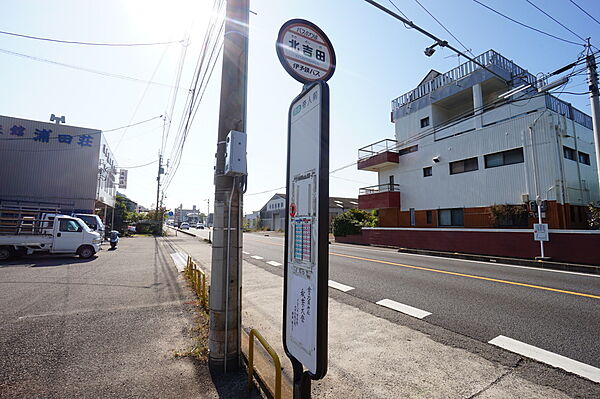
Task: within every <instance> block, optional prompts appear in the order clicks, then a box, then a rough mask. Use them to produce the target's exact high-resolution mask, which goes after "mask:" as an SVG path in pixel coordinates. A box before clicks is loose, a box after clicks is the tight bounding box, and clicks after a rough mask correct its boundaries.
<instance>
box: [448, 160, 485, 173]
mask: <svg viewBox="0 0 600 399" xmlns="http://www.w3.org/2000/svg"><path fill="white" fill-rule="evenodd" d="M478 169H479V164H478V163H477V158H469V159H463V160H462V161H456V162H450V174H451V175H456V174H459V173H465V172H472V171H474V170H478Z"/></svg>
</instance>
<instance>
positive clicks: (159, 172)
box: [156, 154, 162, 221]
mask: <svg viewBox="0 0 600 399" xmlns="http://www.w3.org/2000/svg"><path fill="white" fill-rule="evenodd" d="M161 174H162V154H158V175H157V176H156V220H157V221H158V208H159V207H160V175H161Z"/></svg>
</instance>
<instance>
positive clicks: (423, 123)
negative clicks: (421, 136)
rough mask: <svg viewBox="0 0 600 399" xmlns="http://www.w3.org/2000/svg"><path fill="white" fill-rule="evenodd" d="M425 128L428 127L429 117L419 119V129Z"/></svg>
mask: <svg viewBox="0 0 600 399" xmlns="http://www.w3.org/2000/svg"><path fill="white" fill-rule="evenodd" d="M427 126H429V117H426V118H423V119H421V129H423V128H424V127H427Z"/></svg>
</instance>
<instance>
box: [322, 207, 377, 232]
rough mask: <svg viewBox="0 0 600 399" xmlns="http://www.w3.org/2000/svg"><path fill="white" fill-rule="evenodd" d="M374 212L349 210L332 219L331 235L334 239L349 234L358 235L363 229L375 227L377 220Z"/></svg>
mask: <svg viewBox="0 0 600 399" xmlns="http://www.w3.org/2000/svg"><path fill="white" fill-rule="evenodd" d="M375 212H376V211H371V212H367V211H363V210H361V209H350V210H348V211H346V212H344V213H341V214H339V215H337V216H336V217H335V218H333V235H334V236H336V237H340V236H346V235H350V234H360V231H361V229H362V228H363V227H376V226H377V224H378V223H379V218H378V217H377V216H376V213H375Z"/></svg>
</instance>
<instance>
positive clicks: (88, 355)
mask: <svg viewBox="0 0 600 399" xmlns="http://www.w3.org/2000/svg"><path fill="white" fill-rule="evenodd" d="M104 248H105V249H104V250H102V251H100V252H99V253H98V254H97V256H95V257H93V258H92V259H89V260H81V259H79V258H77V257H74V256H29V257H24V258H22V259H18V260H12V261H9V262H4V263H0V397H1V398H3V399H4V398H75V397H93V398H130V397H131V398H175V397H189V398H192V397H202V398H217V397H237V396H238V395H241V394H242V393H244V394H245V391H246V376H245V375H244V374H243V373H241V374H239V375H232V376H230V377H228V378H222V377H220V378H217V379H216V380H213V378H212V376H211V374H210V372H209V370H208V367H207V366H206V364H205V363H202V362H200V361H193V360H191V359H189V358H177V357H176V356H175V352H176V351H178V352H185V351H187V350H189V349H190V348H191V346H192V345H193V344H194V343H193V341H192V340H191V338H190V336H189V334H188V331H189V330H190V329H191V328H192V327H193V326H194V324H193V321H192V318H193V317H194V314H193V312H192V310H191V307H192V305H191V301H192V300H193V296H192V294H191V291H190V290H188V289H187V288H186V283H185V282H184V280H183V278H182V276H181V274H180V273H178V272H177V269H176V268H175V266H174V265H173V260H172V259H171V257H170V255H169V254H170V253H171V251H170V248H166V247H165V245H164V244H163V242H162V240H160V239H155V238H153V237H136V238H122V239H121V240H120V242H119V247H118V249H117V250H115V251H110V250H106V246H104Z"/></svg>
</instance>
